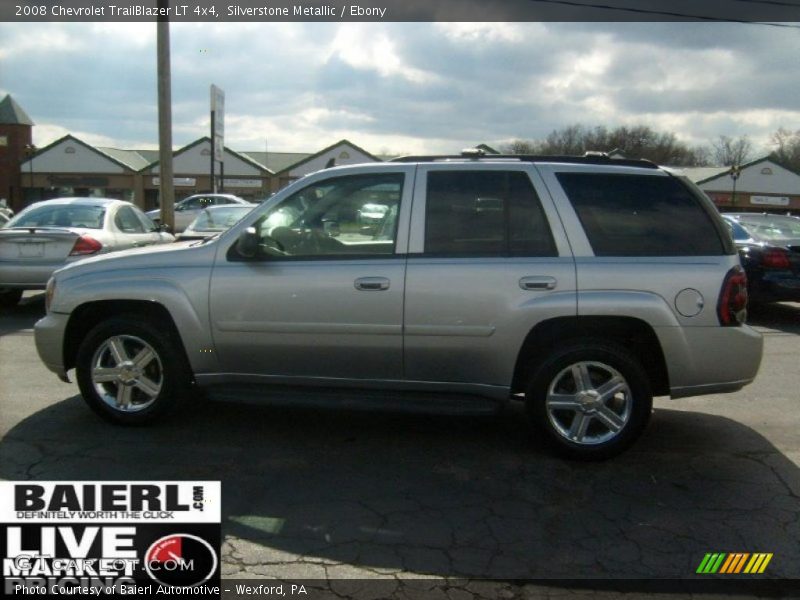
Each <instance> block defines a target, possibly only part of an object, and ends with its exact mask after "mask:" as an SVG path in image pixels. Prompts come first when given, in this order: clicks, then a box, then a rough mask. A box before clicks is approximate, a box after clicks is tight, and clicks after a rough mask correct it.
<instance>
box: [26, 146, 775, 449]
mask: <svg viewBox="0 0 800 600" xmlns="http://www.w3.org/2000/svg"><path fill="white" fill-rule="evenodd" d="M374 206H382V207H385V208H382V209H381V213H382V214H381V218H380V219H369V220H365V219H363V215H364V214H365V212H368V211H370V207H374ZM372 212H376V211H372ZM376 214H377V212H376ZM746 289H747V288H746V280H745V277H744V273H743V271H742V270H741V267H740V266H739V258H738V256H737V253H736V249H735V247H734V245H733V241H732V240H731V238H730V235H729V234H728V232H727V230H726V228H725V225H724V224H723V222H722V220H721V219H720V217H719V215H718V214H717V212H716V210H715V208H714V206H713V205H712V204H711V203H710V201H709V200H708V198H706V197H705V196H704V195H703V194H702V192H700V191H699V190H697V189H696V188H695V187H694V186H693V185H692V184H691V183H689V182H688V181H687V180H685V179H681V178H679V177H676V176H675V175H673V174H671V173H669V172H668V171H665V170H663V169H661V168H658V167H656V166H655V165H653V164H651V163H648V162H645V161H628V160H615V159H609V158H607V157H605V156H587V157H530V156H508V157H493V158H486V157H470V156H456V157H410V158H404V159H400V160H396V161H393V162H390V163H382V164H368V165H357V166H346V167H338V168H331V169H327V170H324V171H320V172H318V173H315V174H313V175H309V176H307V177H305V178H303V179H301V180H299V181H297V182H295V183H293V184H292V185H290V186H289V187H287V188H286V189H284V190H283V191H281V192H280V193H278V194H276V195H275V196H274V197H272V198H271V199H270V200H269V201H267V202H266V203H264V205H262V206H259V207H258V208H256V209H255V210H254V211H253V212H252V213H251V214H249V215H247V216H246V217H245V218H244V219H242V221H240V222H239V223H238V224H237V225H235V226H234V227H233V228H231V229H230V230H228V231H227V232H225V233H223V234H221V235H219V236H218V237H216V238H213V239H211V240H207V241H205V242H200V243H196V244H194V245H190V246H186V245H175V246H174V247H169V248H154V249H144V250H142V251H133V252H128V253H123V254H121V255H116V256H109V257H98V258H92V259H87V260H84V261H81V262H79V263H76V264H74V265H71V266H69V267H66V268H64V269H61V270H60V271H58V272H57V273H56V274H55V276H54V277H53V279H52V280H51V281H50V283H49V285H48V289H47V298H48V313H47V316H46V317H45V318H43V319H42V320H41V321H39V322H38V323H37V324H36V344H37V347H38V350H39V354H40V356H41V358H42V360H43V361H44V362H45V363H46V364H47V366H48V367H49V368H50V369H51V370H52V371H54V372H55V373H57V374H58V375H59V376H60V377H61V378H62V379H65V380H66V377H67V372H68V371H69V370H70V369H73V368H75V369H76V373H77V379H78V384H79V386H80V389H81V392H82V394H83V397H84V398H85V399H86V401H87V403H88V404H89V406H90V407H91V408H92V409H94V410H95V411H96V412H97V413H99V414H100V415H101V416H103V417H105V418H106V419H108V420H110V421H113V422H116V423H122V424H138V423H143V422H147V421H152V420H154V419H156V418H158V417H161V416H162V415H164V414H165V413H167V412H169V411H171V410H172V409H174V408H176V407H178V406H180V404H181V403H182V401H183V400H184V399H185V398H186V397H187V396H188V397H191V396H192V395H193V394H196V393H197V389H196V388H203V389H204V390H205V391H206V393H207V394H208V395H209V396H211V397H212V398H213V397H217V398H231V399H236V398H253V397H256V396H258V397H269V398H271V399H272V401H274V402H281V401H285V402H308V401H310V400H313V401H317V400H320V399H324V400H326V401H329V402H331V403H333V404H336V403H340V404H344V405H347V406H352V405H354V404H360V403H383V404H389V405H392V406H394V407H395V408H409V407H411V408H413V409H414V410H423V411H424V410H426V409H433V410H436V411H441V410H450V409H453V408H459V409H465V410H469V409H471V410H484V409H485V410H493V409H495V408H497V407H498V406H502V405H503V404H505V403H506V402H508V401H521V402H525V404H526V406H527V411H528V414H529V415H530V417H531V420H532V423H533V425H534V427H535V428H536V429H537V430H538V431H539V432H540V433H542V434H543V435H544V436H545V437H546V439H548V440H549V441H550V442H552V444H553V445H554V447H555V448H556V449H558V450H559V451H561V452H562V453H563V454H566V455H568V456H571V457H576V458H607V457H609V456H612V455H614V454H617V453H619V452H620V451H622V450H623V449H624V448H626V447H627V446H629V445H630V444H631V443H632V442H633V441H634V440H635V439H636V438H637V437H638V436H639V435H640V433H641V432H642V430H643V429H644V428H645V425H646V424H647V421H648V418H649V416H650V413H651V407H652V398H653V396H654V395H671V396H672V397H683V396H692V395H699V394H712V393H720V392H731V391H735V390H738V389H740V388H741V387H742V386H744V385H746V384H748V383H750V382H751V381H752V380H753V378H754V377H755V376H756V372H757V371H758V367H759V363H760V361H761V353H762V340H761V337H760V335H759V334H758V333H756V332H755V331H753V330H752V329H751V328H749V327H748V326H746V325H745V324H744V319H745V315H746V305H747V291H746Z"/></svg>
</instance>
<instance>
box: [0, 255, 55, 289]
mask: <svg viewBox="0 0 800 600" xmlns="http://www.w3.org/2000/svg"><path fill="white" fill-rule="evenodd" d="M66 264H67V263H65V262H64V260H63V259H62V260H60V261H59V262H55V263H52V262H45V263H31V264H24V265H21V264H13V263H11V264H9V263H2V262H0V287H6V288H17V289H23V290H43V289H44V288H45V286H46V285H47V280H48V279H50V277H51V276H52V275H53V272H54V271H56V270H58V269H60V268H61V267H63V266H65V265H66Z"/></svg>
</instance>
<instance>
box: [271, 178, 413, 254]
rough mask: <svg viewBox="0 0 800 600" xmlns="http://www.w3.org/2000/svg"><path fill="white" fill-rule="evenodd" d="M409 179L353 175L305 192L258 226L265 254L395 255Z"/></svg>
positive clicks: (277, 209)
mask: <svg viewBox="0 0 800 600" xmlns="http://www.w3.org/2000/svg"><path fill="white" fill-rule="evenodd" d="M403 180H404V175H403V174H401V173H391V174H377V175H352V176H345V177H336V178H332V179H326V180H323V181H320V182H317V183H314V184H311V185H309V186H308V187H305V188H303V189H302V190H300V191H298V192H296V193H295V194H293V195H292V196H290V197H289V198H287V199H286V200H284V201H283V202H281V203H280V204H279V205H278V206H276V207H274V208H273V209H272V210H271V211H269V212H268V213H266V214H265V215H263V216H262V217H261V218H260V219H259V220H258V221H256V223H255V228H256V232H257V233H258V237H259V253H260V255H262V256H275V257H287V258H292V257H317V256H328V257H335V256H343V257H348V256H372V255H381V256H383V255H387V254H393V253H394V247H395V242H396V240H397V216H398V212H399V209H400V197H401V196H402V192H403Z"/></svg>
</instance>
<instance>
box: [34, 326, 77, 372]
mask: <svg viewBox="0 0 800 600" xmlns="http://www.w3.org/2000/svg"><path fill="white" fill-rule="evenodd" d="M68 321H69V315H68V314H63V313H50V314H48V315H47V316H45V317H44V318H42V319H39V321H37V322H36V325H34V327H33V329H34V339H35V340H36V351H37V352H38V353H39V358H41V359H42V362H43V363H44V364H45V366H46V367H47V368H48V369H50V370H51V371H52V372H53V373H55V374H56V375H58V378H59V379H61V381H69V378H68V377H67V369H66V367H65V365H64V333H65V331H66V329H67V322H68Z"/></svg>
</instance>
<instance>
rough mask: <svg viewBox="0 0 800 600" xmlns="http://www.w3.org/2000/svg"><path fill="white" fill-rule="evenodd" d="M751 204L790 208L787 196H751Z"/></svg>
mask: <svg viewBox="0 0 800 600" xmlns="http://www.w3.org/2000/svg"><path fill="white" fill-rule="evenodd" d="M750 204H761V205H766V206H789V198H788V197H786V196H750Z"/></svg>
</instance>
